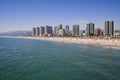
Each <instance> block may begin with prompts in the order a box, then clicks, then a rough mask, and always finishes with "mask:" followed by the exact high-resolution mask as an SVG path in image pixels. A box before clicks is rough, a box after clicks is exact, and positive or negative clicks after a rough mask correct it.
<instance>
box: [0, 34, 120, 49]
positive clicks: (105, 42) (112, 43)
mask: <svg viewBox="0 0 120 80" xmlns="http://www.w3.org/2000/svg"><path fill="white" fill-rule="evenodd" d="M0 38H23V39H34V40H44V41H53V42H63V43H74V44H83V45H93V46H101V47H106V48H115V47H116V48H119V49H120V39H90V38H88V39H83V38H80V37H25V36H0Z"/></svg>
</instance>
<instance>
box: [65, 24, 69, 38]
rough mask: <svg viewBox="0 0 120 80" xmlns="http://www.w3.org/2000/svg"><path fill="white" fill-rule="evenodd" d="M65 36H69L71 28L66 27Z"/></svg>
mask: <svg viewBox="0 0 120 80" xmlns="http://www.w3.org/2000/svg"><path fill="white" fill-rule="evenodd" d="M65 35H66V36H68V35H69V26H68V25H66V26H65Z"/></svg>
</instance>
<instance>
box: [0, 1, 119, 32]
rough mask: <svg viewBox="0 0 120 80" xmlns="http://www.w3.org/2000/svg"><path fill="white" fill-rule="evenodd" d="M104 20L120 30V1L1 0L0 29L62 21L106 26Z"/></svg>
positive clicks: (15, 28)
mask: <svg viewBox="0 0 120 80" xmlns="http://www.w3.org/2000/svg"><path fill="white" fill-rule="evenodd" d="M105 20H114V21H115V29H120V0H0V32H6V31H15V30H31V29H32V27H37V26H41V25H43V26H45V25H51V26H57V25H59V24H63V25H64V26H65V25H70V26H72V25H74V24H79V25H80V27H81V29H84V28H85V27H86V24H87V23H89V22H93V23H95V25H96V27H100V28H103V27H104V21H105Z"/></svg>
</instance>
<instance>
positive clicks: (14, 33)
mask: <svg viewBox="0 0 120 80" xmlns="http://www.w3.org/2000/svg"><path fill="white" fill-rule="evenodd" d="M31 35H32V31H10V32H3V33H0V36H31Z"/></svg>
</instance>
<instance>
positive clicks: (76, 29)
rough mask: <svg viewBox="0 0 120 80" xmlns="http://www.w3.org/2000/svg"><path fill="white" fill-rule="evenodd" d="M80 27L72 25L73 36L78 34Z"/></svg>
mask: <svg viewBox="0 0 120 80" xmlns="http://www.w3.org/2000/svg"><path fill="white" fill-rule="evenodd" d="M79 33H80V28H79V25H73V36H79Z"/></svg>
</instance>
